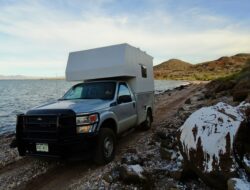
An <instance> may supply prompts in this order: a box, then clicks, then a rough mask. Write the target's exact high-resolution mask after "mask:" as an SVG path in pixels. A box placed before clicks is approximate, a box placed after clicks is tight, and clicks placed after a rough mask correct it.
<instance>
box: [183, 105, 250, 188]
mask: <svg viewBox="0 0 250 190" xmlns="http://www.w3.org/2000/svg"><path fill="white" fill-rule="evenodd" d="M248 106H249V105H247V104H241V105H239V106H236V107H233V106H230V105H228V104H225V103H221V102H220V103H218V104H216V105H214V106H210V107H203V108H201V109H199V110H197V111H195V112H194V113H192V114H191V116H190V117H189V118H188V119H187V120H186V121H185V123H184V124H183V125H182V126H181V128H180V133H179V135H178V139H179V148H180V151H181V153H182V156H183V158H184V163H185V164H186V166H185V167H187V168H188V167H189V168H190V169H191V170H192V171H194V172H195V173H196V174H197V175H198V176H199V177H200V178H201V179H203V181H204V182H206V183H207V184H209V185H211V186H213V187H215V188H219V189H225V187H226V184H227V180H228V179H229V178H232V177H235V176H237V174H236V169H235V167H236V165H237V164H236V163H235V161H234V158H233V154H234V151H233V141H234V137H235V136H236V133H237V131H238V130H239V129H240V126H241V123H242V122H243V120H244V110H246V109H247V107H248Z"/></svg>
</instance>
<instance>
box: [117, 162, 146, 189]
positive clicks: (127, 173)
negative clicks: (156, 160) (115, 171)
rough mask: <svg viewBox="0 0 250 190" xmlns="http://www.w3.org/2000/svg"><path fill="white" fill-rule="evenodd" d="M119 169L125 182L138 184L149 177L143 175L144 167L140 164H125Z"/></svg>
mask: <svg viewBox="0 0 250 190" xmlns="http://www.w3.org/2000/svg"><path fill="white" fill-rule="evenodd" d="M119 170H120V177H121V179H122V181H124V182H125V183H128V184H138V183H143V182H145V181H146V180H147V178H146V177H145V176H144V175H143V172H144V169H143V168H142V166H140V165H139V164H135V165H127V164H123V165H122V166H121V167H120V169H119Z"/></svg>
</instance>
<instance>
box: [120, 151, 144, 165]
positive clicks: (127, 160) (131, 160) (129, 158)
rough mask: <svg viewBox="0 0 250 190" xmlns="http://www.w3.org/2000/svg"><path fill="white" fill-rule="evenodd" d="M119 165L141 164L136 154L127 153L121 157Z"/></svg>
mask: <svg viewBox="0 0 250 190" xmlns="http://www.w3.org/2000/svg"><path fill="white" fill-rule="evenodd" d="M121 163H122V164H128V165H135V164H142V159H141V158H140V157H139V156H138V155H137V154H133V153H127V154H124V155H123V157H122V159H121Z"/></svg>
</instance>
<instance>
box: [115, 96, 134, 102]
mask: <svg viewBox="0 0 250 190" xmlns="http://www.w3.org/2000/svg"><path fill="white" fill-rule="evenodd" d="M131 101H132V98H131V96H129V95H123V96H119V97H118V100H117V103H118V104H121V103H127V102H131Z"/></svg>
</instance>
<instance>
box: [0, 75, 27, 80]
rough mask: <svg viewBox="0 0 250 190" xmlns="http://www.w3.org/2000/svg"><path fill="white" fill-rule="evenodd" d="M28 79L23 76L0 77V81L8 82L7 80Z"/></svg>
mask: <svg viewBox="0 0 250 190" xmlns="http://www.w3.org/2000/svg"><path fill="white" fill-rule="evenodd" d="M29 78H30V77H27V76H23V75H11V76H6V75H0V80H8V79H13V80H14V79H16V80H18V79H29Z"/></svg>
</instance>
